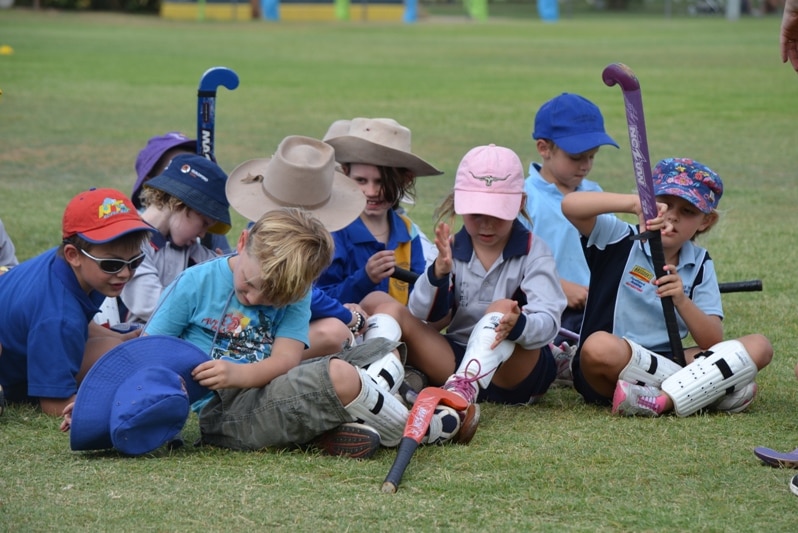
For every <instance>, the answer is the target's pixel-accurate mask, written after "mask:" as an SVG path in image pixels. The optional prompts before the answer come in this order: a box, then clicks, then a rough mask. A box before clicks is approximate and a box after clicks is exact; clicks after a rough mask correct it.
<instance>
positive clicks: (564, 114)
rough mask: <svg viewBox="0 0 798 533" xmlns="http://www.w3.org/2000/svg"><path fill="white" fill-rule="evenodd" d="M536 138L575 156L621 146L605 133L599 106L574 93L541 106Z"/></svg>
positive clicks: (534, 134) (564, 94)
mask: <svg viewBox="0 0 798 533" xmlns="http://www.w3.org/2000/svg"><path fill="white" fill-rule="evenodd" d="M532 138H533V139H536V140H537V139H548V140H550V141H552V142H554V144H556V145H557V146H559V147H560V148H561V149H562V150H565V151H566V152H568V153H569V154H574V155H575V154H581V153H583V152H587V151H588V150H592V149H594V148H597V147H599V146H602V145H605V144H609V145H612V146H614V147H615V148H618V143H616V142H615V141H614V140H613V139H612V137H610V136H609V135H607V132H606V131H604V117H602V116H601V111H600V110H599V108H598V106H596V104H594V103H593V102H591V101H590V100H588V99H587V98H584V97H582V96H579V95H578V94H571V93H562V94H561V95H559V96H556V97H554V98H552V99H551V100H549V101H548V102H546V103H545V104H543V105H542V106H540V109H538V112H537V114H536V115H535V130H534V131H533V132H532Z"/></svg>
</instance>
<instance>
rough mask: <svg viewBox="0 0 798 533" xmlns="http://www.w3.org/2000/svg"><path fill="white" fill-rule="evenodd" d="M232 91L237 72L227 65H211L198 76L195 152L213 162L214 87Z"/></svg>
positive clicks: (214, 159)
mask: <svg viewBox="0 0 798 533" xmlns="http://www.w3.org/2000/svg"><path fill="white" fill-rule="evenodd" d="M219 86H222V87H225V88H227V89H228V90H230V91H232V90H233V89H235V88H236V87H238V74H236V73H235V72H233V71H232V70H230V69H229V68H227V67H213V68H209V69H208V70H206V71H205V73H204V74H203V75H202V77H201V78H200V82H199V89H198V90H197V153H198V154H199V155H201V156H203V157H205V158H207V159H210V160H211V161H213V162H214V163H215V162H216V157H215V156H214V155H213V149H214V129H215V127H216V89H217V88H218V87H219Z"/></svg>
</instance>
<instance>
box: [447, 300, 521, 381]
mask: <svg viewBox="0 0 798 533" xmlns="http://www.w3.org/2000/svg"><path fill="white" fill-rule="evenodd" d="M503 316H504V315H503V314H502V313H495V312H494V313H488V314H486V315H485V316H483V317H482V318H480V319H479V322H477V323H476V325H475V326H474V329H473V330H472V331H471V336H470V337H469V338H468V345H467V346H466V351H465V355H464V356H463V361H462V362H461V363H460V367H459V368H458V369H457V372H456V374H458V375H459V374H462V375H465V374H466V371H467V370H472V371H473V370H474V368H475V366H476V365H473V366H470V367H469V363H471V362H472V361H475V360H476V361H478V362H479V365H480V366H479V367H477V368H481V370H480V374H479V375H480V378H479V381H478V382H479V386H480V387H482V388H483V389H484V388H487V386H488V385H489V384H490V381H491V379H493V374H494V373H496V370H497V369H498V368H499V366H501V364H502V363H503V362H505V361H506V360H507V359H509V358H510V356H511V355H512V354H513V350H515V343H514V342H512V341H508V340H504V341H502V342H501V343H499V345H498V346H497V347H496V348H495V349H493V350H491V348H490V346H491V344H493V342H494V341H495V340H496V326H498V325H499V321H500V320H501V318H502V317H503Z"/></svg>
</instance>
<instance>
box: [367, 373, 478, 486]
mask: <svg viewBox="0 0 798 533" xmlns="http://www.w3.org/2000/svg"><path fill="white" fill-rule="evenodd" d="M438 404H443V405H448V406H449V407H451V408H453V409H454V410H456V411H464V410H465V409H467V408H468V402H467V401H466V399H465V398H463V397H462V396H460V395H459V394H456V393H454V392H451V391H448V390H446V389H442V388H440V387H426V388H424V389H422V390H421V392H420V393H419V394H418V398H417V399H416V402H415V403H414V404H413V408H412V409H411V410H410V414H409V415H408V416H407V423H406V424H405V431H404V434H403V435H402V440H401V441H400V442H399V449H398V450H397V452H396V459H394V461H393V465H392V466H391V469H390V471H388V475H387V476H386V477H385V481H383V483H382V492H387V493H394V492H396V490H397V489H398V488H399V482H400V481H402V476H403V475H404V473H405V470H406V469H407V465H409V464H410V459H412V457H413V454H414V453H415V451H416V448H418V446H419V444H421V440H422V439H423V438H424V434H425V433H426V432H427V428H429V422H430V420H432V416H433V415H434V414H435V408H436V407H437V406H438Z"/></svg>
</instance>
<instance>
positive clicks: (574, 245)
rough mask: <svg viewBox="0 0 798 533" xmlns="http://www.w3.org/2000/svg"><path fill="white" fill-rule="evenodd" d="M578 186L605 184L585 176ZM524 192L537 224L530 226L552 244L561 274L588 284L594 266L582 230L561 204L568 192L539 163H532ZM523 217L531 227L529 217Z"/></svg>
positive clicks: (595, 187)
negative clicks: (543, 173)
mask: <svg viewBox="0 0 798 533" xmlns="http://www.w3.org/2000/svg"><path fill="white" fill-rule="evenodd" d="M576 190H577V191H601V187H600V186H599V184H598V183H596V182H594V181H590V180H587V179H585V180H582V183H581V184H580V185H579V187H577V188H576ZM524 192H525V193H526V196H527V200H526V210H527V212H528V213H529V216H530V218H531V219H532V222H533V224H534V227H532V228H530V229H531V230H532V232H533V233H534V234H535V235H537V236H538V237H540V238H541V239H543V241H545V243H546V244H548V245H549V249H550V250H551V253H552V255H553V256H554V262H555V263H556V265H557V272H558V273H559V276H560V278H561V279H564V280H566V281H570V282H572V283H578V284H579V285H583V286H585V287H587V286H588V284H589V282H590V270H589V269H588V267H587V262H585V255H584V252H583V251H582V245H581V243H580V242H579V232H578V231H577V230H576V228H575V227H574V226H573V224H571V223H570V222H569V221H568V219H567V218H565V215H563V214H562V207H561V205H562V200H563V198H564V197H565V195H564V194H563V193H562V192H560V190H559V189H558V188H557V186H556V185H555V184H553V183H549V182H548V181H546V180H545V179H543V176H541V175H540V165H539V164H538V163H531V164H530V165H529V176H528V177H527V178H526V180H525V181H524ZM519 220H521V222H523V223H524V224H525V225H526V226H527V227H529V222H528V221H527V220H524V219H523V218H520V219H519Z"/></svg>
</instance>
